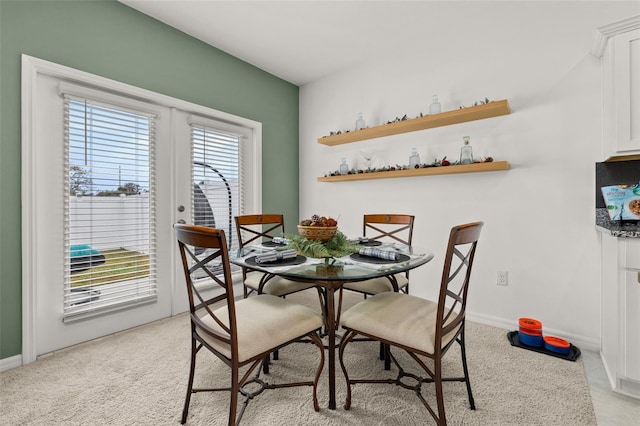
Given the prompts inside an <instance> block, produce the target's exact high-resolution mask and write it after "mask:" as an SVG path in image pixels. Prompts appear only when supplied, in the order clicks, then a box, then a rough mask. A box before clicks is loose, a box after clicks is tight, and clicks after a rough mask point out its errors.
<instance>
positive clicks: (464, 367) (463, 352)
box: [458, 325, 476, 410]
mask: <svg viewBox="0 0 640 426" xmlns="http://www.w3.org/2000/svg"><path fill="white" fill-rule="evenodd" d="M458 343H460V354H461V356H462V370H463V371H464V382H465V384H466V385H467V395H468V396H469V405H470V406H471V409H472V410H475V409H476V403H475V401H474V400H473V393H472V392H471V381H470V380H469V369H468V368H467V351H466V348H465V344H464V325H463V326H462V330H461V332H460V340H458Z"/></svg>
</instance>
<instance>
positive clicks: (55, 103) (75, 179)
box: [22, 56, 260, 363]
mask: <svg viewBox="0 0 640 426" xmlns="http://www.w3.org/2000/svg"><path fill="white" fill-rule="evenodd" d="M211 115H213V116H222V118H223V119H225V120H224V121H216V120H214V119H211V118H209V117H210V116H211ZM231 119H234V120H235V121H239V122H240V123H241V124H240V125H238V124H229V121H232V120H231ZM202 132H204V133H202ZM259 133H260V125H259V123H255V122H251V121H249V120H244V121H243V119H239V118H237V117H232V116H229V115H225V114H224V113H220V112H216V111H212V110H209V109H207V108H204V107H199V106H197V105H192V104H189V103H185V102H183V101H179V100H175V99H173V98H167V97H164V96H162V95H157V94H153V93H150V92H147V91H144V90H142V89H137V88H132V87H130V86H127V85H123V84H121V83H117V82H113V81H112V80H107V79H103V78H101V77H97V76H94V75H90V74H87V73H84V72H81V71H78V70H73V69H70V68H67V67H63V66H60V65H57V64H52V63H50V62H46V61H42V60H38V59H35V58H31V57H27V56H24V57H23V242H22V246H23V363H28V362H31V361H34V360H35V359H36V357H37V356H38V355H40V354H44V353H48V352H51V351H53V350H56V349H59V348H63V347H67V346H70V345H74V344H77V343H80V342H85V341H88V340H91V339H94V338H97V337H101V336H105V335H108V334H111V333H114V332H117V331H121V330H125V329H127V328H131V327H134V326H137V325H141V324H145V323H148V322H151V321H154V320H157V319H161V318H165V317H168V316H171V315H174V314H177V313H180V312H184V311H185V310H186V309H187V299H186V292H185V289H184V282H183V281H184V277H183V276H182V269H181V265H180V264H179V257H178V256H177V248H176V244H175V241H174V240H175V238H174V235H173V230H172V224H173V223H175V222H178V221H184V222H187V223H192V222H194V221H195V222H196V223H197V222H198V221H199V220H200V221H202V220H205V222H202V224H205V225H209V226H217V227H223V226H224V227H225V228H226V229H225V231H226V232H229V231H232V229H229V228H228V225H229V224H230V220H231V216H232V215H235V214H240V213H242V212H245V211H246V212H249V211H259V208H256V206H259V205H260V191H259V190H258V188H259V181H258V177H259V176H260V174H259V173H260V167H259V163H260V156H259V154H260V150H259V147H260V138H259ZM202 134H206V135H207V137H208V138H201V139H202V140H203V141H204V142H198V135H202ZM211 137H213V139H211ZM227 138H230V140H231V141H232V142H233V140H235V141H236V142H237V145H238V152H237V156H238V157H239V156H240V155H241V152H240V151H242V154H243V155H244V157H243V158H242V160H243V162H242V164H243V165H244V166H243V167H246V169H247V171H246V173H245V172H242V173H235V172H230V171H224V173H221V172H220V169H221V168H222V167H221V165H220V164H221V163H220V161H222V163H223V164H226V163H227V161H226V160H224V159H223V160H220V159H219V158H218V157H220V155H219V153H218V152H217V151H216V152H214V154H215V155H213V156H212V155H209V156H208V157H207V156H206V155H205V156H204V157H203V156H202V155H200V156H198V154H197V152H196V151H197V149H196V148H194V147H200V150H204V151H203V152H205V154H206V152H210V151H211V150H212V149H214V148H215V147H217V146H218V145H219V142H220V141H221V140H222V141H223V142H224V141H226V140H227ZM234 138H235V139H234ZM207 141H213V142H207ZM232 145H233V144H231V145H229V146H232ZM225 146H226V145H225ZM203 147H204V148H203ZM216 149H217V148H216ZM214 151H215V150H214ZM223 152H225V151H223ZM215 161H218V164H217V165H214V166H212V165H211V164H212V163H215ZM201 163H204V164H205V166H202V164H201ZM203 167H204V168H206V169H207V171H204V172H203V171H201V169H202V168H203ZM208 169H214V170H215V173H214V172H213V171H212V170H208ZM237 169H239V170H240V169H242V168H241V167H237ZM220 175H222V176H223V177H224V181H223V180H221V179H220ZM232 184H234V185H236V188H235V192H234V193H233V194H234V195H233V198H234V199H231V202H232V204H233V205H231V206H230V207H229V206H228V205H227V204H228V203H227V202H228V201H229V195H228V194H229V193H230V192H229V191H227V189H229V188H228V187H230V186H231V185H232ZM240 186H243V188H245V189H247V190H244V191H240V190H239V188H240ZM196 189H199V190H200V191H197V190H196ZM202 196H204V197H205V198H204V199H203V198H202ZM203 200H205V201H206V202H207V203H208V207H209V209H208V210H207V209H206V208H205V209H203V208H202V206H203V205H202V202H203ZM220 200H223V201H224V203H223V204H224V208H223V207H221V205H220ZM241 200H242V202H241ZM205 207H207V206H205ZM227 208H228V210H225V209H227ZM222 211H225V212H227V213H225V214H222V213H221V212H222ZM202 215H204V216H202ZM200 216H202V217H200ZM206 220H209V222H206ZM213 220H217V222H216V223H215V225H214V223H213V222H212V221H213ZM223 229H224V228H223Z"/></svg>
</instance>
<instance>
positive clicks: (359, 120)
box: [356, 112, 366, 130]
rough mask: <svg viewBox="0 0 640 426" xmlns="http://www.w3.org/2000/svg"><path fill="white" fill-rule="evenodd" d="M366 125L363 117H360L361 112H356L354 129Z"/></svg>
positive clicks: (359, 128)
mask: <svg viewBox="0 0 640 426" xmlns="http://www.w3.org/2000/svg"><path fill="white" fill-rule="evenodd" d="M365 127H366V124H365V122H364V118H362V113H361V112H359V113H358V118H357V119H356V130H362V129H364V128H365Z"/></svg>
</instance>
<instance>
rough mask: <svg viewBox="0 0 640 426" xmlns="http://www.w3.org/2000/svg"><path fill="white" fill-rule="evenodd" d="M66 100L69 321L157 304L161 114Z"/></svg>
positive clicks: (66, 294)
mask: <svg viewBox="0 0 640 426" xmlns="http://www.w3.org/2000/svg"><path fill="white" fill-rule="evenodd" d="M64 98H65V100H64V111H65V117H64V123H65V171H66V174H65V179H66V181H65V187H66V191H65V223H64V237H65V238H64V243H65V277H64V321H65V322H67V321H71V320H76V319H80V318H85V317H87V316H92V315H96V314H101V313H104V312H108V311H113V310H116V309H121V308H125V307H129V306H131V305H134V304H140V303H147V302H150V301H154V300H156V266H155V265H156V236H155V211H156V207H155V182H154V176H155V160H154V142H155V138H154V136H155V131H154V123H155V116H154V115H153V114H150V113H145V112H141V111H135V110H131V109H129V108H125V107H121V106H116V105H110V104H108V103H104V102H99V101H95V100H90V99H86V98H82V97H77V96H75V95H70V94H68V93H67V94H65V97H64Z"/></svg>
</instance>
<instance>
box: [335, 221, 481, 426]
mask: <svg viewBox="0 0 640 426" xmlns="http://www.w3.org/2000/svg"><path fill="white" fill-rule="evenodd" d="M482 226H483V223H482V222H475V223H468V224H464V225H459V226H454V227H453V228H452V229H451V232H450V234H449V242H448V245H447V251H446V255H445V260H444V267H443V270H442V279H441V282H440V291H439V297H438V300H437V302H436V301H431V300H427V299H423V298H420V297H416V296H413V295H409V294H404V293H394V292H384V293H380V294H377V295H375V296H372V297H370V298H367V299H365V300H364V301H362V302H360V303H358V304H356V305H354V306H353V307H352V308H351V309H349V310H347V311H346V312H345V313H344V315H343V317H342V327H344V329H345V330H346V332H345V333H344V335H343V336H342V339H341V340H340V349H339V358H340V366H341V367H342V372H343V373H344V377H345V380H346V382H347V396H346V402H345V409H347V410H349V409H350V408H351V386H352V385H353V384H356V383H386V384H395V385H398V386H401V387H403V388H405V389H411V390H413V391H414V392H415V393H416V395H417V396H418V398H419V399H420V401H421V402H422V403H423V404H424V406H425V407H426V408H427V410H428V411H429V413H430V414H431V416H432V417H433V418H434V419H435V421H436V423H437V424H439V425H446V423H447V420H446V415H445V406H444V395H443V389H442V383H443V382H452V381H456V382H464V383H465V384H466V388H467V395H468V398H469V404H470V407H471V409H472V410H475V402H474V400H473V394H472V393H471V383H470V381H469V371H468V368H467V358H466V348H465V339H464V337H465V312H466V306H467V294H468V289H469V280H470V277H471V270H472V267H473V261H474V258H475V254H476V247H477V244H478V239H479V237H480V231H481V229H482ZM358 335H362V336H365V337H366V338H369V339H373V340H377V341H379V342H381V343H384V344H385V345H387V346H386V348H387V349H386V350H387V352H388V354H389V357H390V358H391V360H392V361H393V363H394V365H395V366H396V367H397V369H398V375H397V377H396V378H395V379H369V378H364V379H353V378H350V377H349V375H348V372H347V368H346V366H345V353H346V348H347V345H348V344H349V343H350V342H351V341H353V339H354V338H355V337H356V336H358ZM454 342H457V343H458V344H459V345H460V353H461V357H462V370H463V376H462V377H443V372H442V358H443V356H444V355H445V354H446V353H447V352H448V350H449V349H450V348H451V347H452V345H453V343H454ZM396 348H397V349H399V350H404V351H405V352H406V353H407V354H408V355H409V356H410V357H411V359H413V360H414V361H415V363H416V364H417V365H418V367H419V368H420V369H421V373H420V374H422V372H424V373H426V375H425V376H424V377H420V376H418V375H417V374H413V373H408V372H405V370H404V369H403V368H402V367H401V366H400V364H399V363H398V360H397V359H396V358H395V357H394V356H393V353H392V349H396ZM427 359H429V360H431V361H432V366H431V368H430V367H429V366H427V364H426V363H425V361H426V360H427ZM410 381H413V382H415V383H413V382H410ZM424 383H434V385H435V391H436V392H435V393H436V405H437V407H436V409H435V410H434V408H432V407H431V405H430V404H429V403H428V402H427V400H426V398H425V397H424V395H423V394H422V385H423V384H424ZM436 411H437V412H436Z"/></svg>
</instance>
